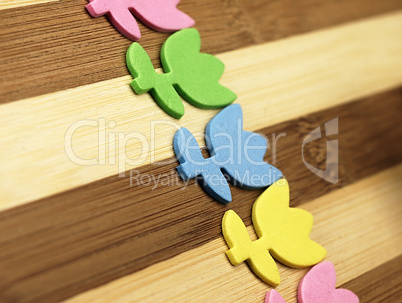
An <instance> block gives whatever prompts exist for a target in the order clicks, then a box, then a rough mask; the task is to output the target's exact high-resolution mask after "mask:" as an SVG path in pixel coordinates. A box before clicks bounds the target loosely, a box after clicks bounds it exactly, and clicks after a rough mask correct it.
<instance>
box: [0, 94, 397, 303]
mask: <svg viewBox="0 0 402 303" xmlns="http://www.w3.org/2000/svg"><path fill="white" fill-rule="evenodd" d="M401 98H402V95H401V91H400V89H398V90H394V91H390V92H386V93H382V94H379V95H375V96H372V97H369V98H366V99H363V100H359V101H355V102H351V103H347V104H343V105H341V106H337V107H334V108H330V109H327V110H324V111H320V112H315V113H313V114H310V115H308V116H303V117H298V118H297V119H295V120H291V121H287V122H284V123H280V124H279V125H274V126H272V127H268V128H264V129H261V130H259V132H260V133H261V134H264V135H265V136H267V137H268V138H271V137H272V134H284V133H286V136H284V137H281V139H280V141H279V142H278V144H277V157H276V163H275V166H277V167H278V168H279V169H280V170H281V171H282V172H283V173H284V174H285V176H286V179H287V180H288V182H289V184H291V195H292V199H291V205H292V206H298V205H302V204H304V203H308V202H310V201H312V200H314V199H317V198H318V197H321V196H323V195H325V194H328V193H330V192H333V191H335V190H337V189H339V188H342V187H345V186H347V185H350V184H353V183H355V182H358V181H360V180H362V179H364V178H367V177H369V176H372V175H374V174H376V173H377V172H379V171H383V170H385V169H387V168H390V167H393V166H395V165H397V164H398V163H402V154H401V153H400V150H402V141H401V140H400V138H401V137H402V128H401V127H400V112H401V111H402V102H401V100H402V99H401ZM334 117H339V134H338V135H334V136H330V137H328V138H322V139H320V140H316V141H314V142H311V143H309V144H308V146H307V147H306V149H305V156H306V160H307V162H308V163H310V164H311V165H312V166H313V167H317V168H319V169H325V168H326V163H325V149H326V143H327V140H335V139H336V140H338V141H339V167H338V170H339V182H338V183H336V184H330V183H328V182H326V181H325V180H323V179H321V178H319V177H317V176H316V175H314V174H313V173H312V172H311V171H310V170H309V169H308V168H307V167H306V165H305V163H304V162H303V159H302V156H301V154H300V147H301V145H302V141H303V139H304V138H305V137H306V136H307V135H308V134H309V133H310V132H311V130H313V129H315V128H316V127H317V126H319V125H324V123H325V122H327V121H329V120H332V119H333V118H334ZM378 151H381V152H378ZM265 159H266V160H267V161H269V162H271V160H272V154H271V152H268V153H267V155H266V157H265ZM271 163H272V162H271ZM175 166H177V163H176V161H175V160H173V161H172V163H171V164H169V165H157V166H155V165H146V166H142V167H141V168H139V170H138V173H139V177H142V176H145V180H147V176H154V177H155V178H159V177H161V178H159V181H161V182H158V183H154V182H146V183H141V182H139V183H137V182H136V180H135V179H134V180H133V184H132V186H131V185H130V177H129V176H127V177H126V178H119V177H118V176H117V175H115V176H111V177H108V178H105V179H102V180H100V181H97V182H93V183H90V184H88V185H86V186H82V187H79V188H73V189H71V190H68V191H66V192H63V193H60V194H58V195H54V196H50V197H47V198H45V199H41V200H38V201H34V202H32V203H28V204H25V205H22V206H21V207H16V208H12V209H9V210H6V211H3V212H0V247H1V248H2V249H1V250H0V268H1V269H2V271H1V273H2V277H3V279H0V289H3V291H1V292H0V301H2V298H5V299H4V300H5V301H8V300H10V298H19V300H20V301H24V302H37V301H40V302H47V301H60V300H62V299H65V298H69V297H71V296H73V295H76V294H78V293H80V292H83V291H86V290H89V289H92V288H95V287H98V286H100V285H103V284H105V283H107V282H110V281H113V280H115V279H118V278H121V277H123V276H126V275H129V274H132V273H134V272H138V271H140V270H142V269H144V268H146V267H148V266H151V265H153V264H156V263H158V262H162V261H164V260H167V259H170V258H172V257H174V256H177V255H179V254H181V253H184V252H186V251H189V250H191V249H194V248H196V247H200V246H202V245H204V244H205V243H208V242H210V241H212V240H214V239H216V238H219V237H220V236H221V229H220V222H221V218H222V216H223V214H224V212H225V210H227V209H233V210H235V211H236V212H237V213H238V214H239V215H240V216H241V217H242V218H243V219H244V220H245V222H246V224H250V222H251V219H250V214H251V208H252V204H253V203H254V201H255V199H256V198H257V197H258V195H259V194H260V193H261V192H262V190H244V189H239V188H236V187H231V191H232V196H233V201H232V202H231V203H230V204H228V205H222V204H220V203H218V202H216V201H214V200H213V199H212V198H211V197H210V196H208V194H206V193H205V192H204V191H203V190H202V189H201V188H200V187H199V186H196V184H195V182H194V181H191V182H190V184H189V185H188V186H187V187H186V188H183V183H182V182H180V181H179V179H180V177H179V176H178V175H177V173H176V171H175ZM332 168H335V167H333V166H332ZM44 218H46V219H44ZM66 247H68V248H69V249H66ZM47 255H51V256H52V257H51V258H43V256H47ZM43 285H46V287H43Z"/></svg>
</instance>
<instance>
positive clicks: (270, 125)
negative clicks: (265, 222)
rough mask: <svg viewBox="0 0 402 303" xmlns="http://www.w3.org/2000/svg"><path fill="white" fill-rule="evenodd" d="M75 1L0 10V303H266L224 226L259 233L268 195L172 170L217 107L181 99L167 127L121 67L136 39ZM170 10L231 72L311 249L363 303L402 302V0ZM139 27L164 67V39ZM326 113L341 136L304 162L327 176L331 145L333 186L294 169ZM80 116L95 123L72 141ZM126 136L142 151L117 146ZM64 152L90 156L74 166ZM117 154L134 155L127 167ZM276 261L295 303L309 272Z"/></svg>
mask: <svg viewBox="0 0 402 303" xmlns="http://www.w3.org/2000/svg"><path fill="white" fill-rule="evenodd" d="M87 3H88V2H87V1H86V0H61V1H52V0H48V1H47V0H45V1H42V0H41V1H28V0H26V1H0V119H1V121H2V123H1V124H0V125H1V131H2V135H1V136H0V147H1V149H0V156H1V159H2V164H1V171H2V173H1V175H0V176H1V182H0V302H60V301H63V300H66V302H155V301H160V302H263V301H264V296H265V294H266V292H267V291H268V290H269V289H270V287H269V286H268V285H266V284H264V283H263V282H262V281H260V280H259V279H258V278H257V277H256V276H255V275H254V274H253V273H252V272H251V271H250V269H249V268H248V267H247V265H245V264H241V265H239V266H232V265H231V264H230V262H229V260H228V259H227V258H226V256H225V253H224V252H225V250H226V249H227V247H226V244H225V242H224V241H223V238H222V234H221V227H220V224H221V219H222V216H223V214H224V212H225V211H226V210H228V209H233V210H235V211H236V212H237V213H238V214H239V215H240V217H241V218H242V219H243V220H244V222H245V224H246V225H247V226H248V229H249V232H250V234H251V236H252V237H255V235H253V228H252V225H251V219H250V216H251V208H252V205H253V202H254V201H255V199H256V198H257V197H258V195H259V194H260V193H261V192H262V190H257V191H248V190H244V189H239V188H234V187H233V186H231V191H232V196H233V201H232V202H231V203H230V204H228V205H226V206H224V205H221V204H219V203H217V202H216V201H214V200H213V199H212V198H210V197H209V196H208V195H207V194H206V193H205V192H204V191H203V190H202V189H201V188H200V186H199V184H198V183H197V182H195V181H194V180H193V181H191V182H190V183H189V184H188V185H187V186H185V184H184V183H183V182H182V181H181V180H180V178H179V177H178V175H177V173H176V171H175V167H176V166H177V162H176V160H175V158H174V153H173V149H172V138H173V135H174V133H175V131H176V129H177V128H179V127H186V128H188V129H189V130H190V131H191V132H192V133H202V132H203V131H204V129H205V126H206V124H207V122H208V121H209V120H210V119H211V118H212V117H213V116H214V115H215V114H216V113H217V112H218V111H217V110H201V109H197V108H195V107H193V106H191V105H189V104H188V103H186V102H184V105H185V111H186V113H185V115H184V117H183V118H182V119H181V120H175V119H173V118H171V117H169V116H168V115H166V114H165V113H164V112H163V111H162V110H161V109H160V108H159V107H158V106H157V105H156V103H155V102H154V101H153V100H152V98H150V96H149V95H147V94H144V95H136V94H135V93H134V92H133V91H132V89H131V88H130V86H129V83H130V81H131V80H132V77H131V76H130V75H129V73H128V71H127V68H126V67H125V62H124V54H125V51H126V49H127V47H128V46H129V45H130V44H131V42H130V41H129V40H127V39H125V38H124V37H122V36H121V35H120V34H119V33H118V32H117V31H116V30H115V29H114V28H113V27H112V26H111V25H110V23H109V22H108V21H107V19H106V18H105V17H100V18H91V17H90V16H89V15H88V13H87V12H86V11H85V8H84V6H85V4H87ZM179 8H180V9H182V10H183V11H185V12H186V13H188V14H189V15H191V16H192V17H193V18H194V19H195V20H196V26H195V27H196V28H197V29H198V30H199V31H200V34H201V38H202V51H203V52H208V53H212V54H214V55H216V56H217V57H218V58H219V59H221V60H222V61H223V62H224V63H225V66H226V68H225V73H224V75H223V77H222V79H221V81H220V82H221V83H222V84H224V85H225V86H227V87H229V88H230V89H232V90H233V91H234V92H235V93H236V94H237V95H238V99H237V100H236V103H239V104H241V106H242V108H243V112H244V128H245V129H246V130H248V131H256V132H259V133H261V134H263V135H265V136H266V137H267V139H268V140H269V142H270V145H269V148H268V151H267V154H266V156H265V160H266V161H268V162H269V163H271V164H273V165H275V166H276V167H278V168H279V169H280V170H281V171H282V172H283V173H284V176H285V177H286V179H287V180H288V182H289V186H290V191H291V193H290V194H291V200H290V204H291V206H292V207H300V208H303V209H306V210H308V211H310V212H311V213H312V214H313V215H314V220H315V223H314V226H313V231H312V234H311V237H312V239H314V240H316V241H317V242H319V243H320V244H322V245H323V246H324V247H325V248H326V249H327V251H328V255H327V257H326V258H325V260H328V261H332V262H333V263H334V265H335V268H336V271H337V286H338V287H345V288H348V289H350V290H352V291H354V292H356V294H358V295H359V297H360V302H399V301H401V300H402V286H401V285H402V279H401V277H402V246H401V244H400V243H401V240H402V225H401V223H400V222H401V219H402V204H401V199H402V191H401V188H400V184H401V181H402V166H401V161H402V126H401V123H400V117H401V116H402V39H400V38H399V37H400V33H401V32H402V10H401V9H402V2H401V1H399V0H384V1H374V0H368V1H367V0H364V1H363V0H349V1H335V0H325V1H319V2H317V1H314V0H305V1H296V0H284V1H273V0H258V1H246V0H229V1H226V0H218V1H217V0H205V1H202V2H200V1H195V0H182V1H181V3H180V4H179ZM140 27H141V31H142V34H143V35H142V38H141V40H140V41H139V42H140V44H141V45H142V46H143V47H144V48H145V50H146V51H147V52H148V53H149V55H150V57H151V59H152V62H153V64H154V66H155V67H156V68H158V69H159V71H160V62H159V59H158V57H159V49H160V46H161V44H162V43H163V41H164V40H165V39H166V38H167V37H168V36H169V34H166V33H157V32H154V31H152V30H150V29H148V28H146V27H145V26H143V25H140ZM336 118H337V119H338V123H339V129H338V134H336V135H333V136H330V137H328V138H325V137H323V138H321V139H319V140H316V141H314V142H311V143H309V144H308V145H306V146H305V147H304V154H303V156H304V157H305V158H304V160H305V161H307V162H308V163H309V164H311V165H313V166H314V167H317V168H319V169H321V170H324V169H326V168H327V167H326V153H327V140H338V142H339V163H338V166H337V167H335V168H334V167H332V166H331V169H332V170H333V169H337V170H338V172H339V180H338V182H337V183H335V184H331V183H329V182H327V181H325V180H323V179H321V178H319V177H318V176H316V175H315V174H313V173H312V172H311V171H310V170H309V169H308V168H307V167H306V164H305V162H304V160H303V158H302V145H303V140H304V138H306V136H307V135H308V134H309V133H310V132H311V131H313V130H314V129H316V128H317V127H323V126H324V125H325V123H326V122H328V121H330V120H333V119H336ZM80 121H81V122H82V121H86V122H88V121H89V122H90V123H92V124H91V125H92V126H88V125H87V126H83V127H78V128H76V129H74V126H76V125H79V124H77V123H81V122H80ZM110 122H112V124H115V126H113V127H110V125H111V124H109V123H110ZM166 125H167V126H166ZM131 132H137V133H139V134H142V137H141V138H142V139H143V140H144V141H143V142H142V143H140V142H139V141H138V140H128V141H127V140H126V139H124V138H125V136H127V134H130V133H131ZM119 133H120V134H122V135H123V137H122V138H120V139H119ZM70 135H71V138H72V139H71V141H69V140H67V141H66V138H68V137H69V136H70ZM66 142H67V143H66ZM71 142H72V143H71ZM199 143H200V145H201V146H204V142H203V140H202V138H201V139H199ZM71 148H72V149H71ZM71 151H73V152H74V154H75V155H77V156H78V157H79V158H80V159H81V160H82V159H93V158H94V159H95V162H94V163H92V164H91V165H89V164H88V163H89V162H85V163H86V164H83V163H81V164H79V163H77V159H76V160H74V159H73V158H72V155H71ZM125 152H126V153H127V155H128V156H129V157H131V158H135V157H137V156H139V157H140V159H139V160H138V161H132V162H130V163H124V158H123V156H124V155H125ZM204 154H205V155H206V156H207V153H204ZM74 161H75V162H74ZM130 170H132V171H131V172H130ZM133 172H134V173H135V175H136V176H147V177H148V180H150V181H149V182H147V183H146V184H145V183H144V182H139V181H138V180H139V179H138V178H137V179H135V178H133V177H132V176H133V175H132V173H133ZM332 172H333V173H335V171H332ZM119 173H120V174H119ZM121 173H124V176H123V175H122V174H121ZM145 181H146V180H145ZM278 265H279V269H280V273H281V277H282V282H281V284H280V285H279V286H278V287H277V288H276V289H277V290H278V291H279V292H280V293H281V295H282V296H283V297H284V298H285V299H286V300H287V302H296V290H297V285H298V282H299V281H300V279H301V277H302V276H303V275H304V274H305V273H306V272H307V270H308V269H298V270H296V269H291V268H288V267H286V266H283V265H280V264H279V263H278Z"/></svg>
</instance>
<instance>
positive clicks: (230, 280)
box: [67, 165, 402, 302]
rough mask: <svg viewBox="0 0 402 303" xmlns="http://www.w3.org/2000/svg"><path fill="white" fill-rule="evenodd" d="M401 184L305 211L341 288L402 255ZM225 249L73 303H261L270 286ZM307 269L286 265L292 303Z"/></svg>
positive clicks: (387, 180)
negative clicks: (231, 260) (231, 259)
mask: <svg viewBox="0 0 402 303" xmlns="http://www.w3.org/2000/svg"><path fill="white" fill-rule="evenodd" d="M401 182H402V166H401V165H400V166H397V167H394V168H392V169H389V170H387V171H384V172H381V173H378V174H376V175H374V176H372V177H370V178H367V179H365V180H362V181H360V182H358V183H356V184H353V185H351V186H348V187H345V188H343V189H340V190H338V191H335V192H333V193H331V194H328V195H325V196H323V197H320V198H318V199H316V200H314V201H311V202H309V203H307V204H304V205H302V206H301V208H303V209H305V210H307V211H310V212H312V213H313V215H314V220H315V223H314V226H313V231H312V234H311V238H312V239H314V240H315V241H317V242H319V243H320V244H322V245H323V246H324V247H325V248H326V249H327V251H328V255H327V257H326V260H329V261H332V262H333V263H334V265H335V268H336V271H337V285H338V286H340V285H342V284H345V283H347V282H348V281H351V280H352V279H355V278H356V277H359V276H361V275H363V274H365V273H366V272H369V271H370V270H372V269H374V268H376V267H378V266H381V265H382V264H384V263H386V262H387V261H390V260H393V259H394V258H397V257H398V256H400V255H401V254H402V248H401V246H400V245H399V243H400V241H401V240H402V234H401V232H400V218H401V215H402V204H401V203H400V199H401V196H402V189H401V186H400V184H401ZM249 229H250V230H251V229H252V227H249ZM226 249H227V247H226V244H225V242H224V241H223V239H222V238H219V239H216V240H214V241H212V242H209V243H207V244H205V245H203V246H202V247H199V248H197V249H194V250H191V251H188V252H186V253H183V254H181V255H178V256H176V257H174V258H172V259H169V260H167V261H164V262H160V263H158V264H155V265H153V266H151V267H149V268H147V269H145V270H142V271H140V272H137V273H135V274H132V275H129V276H126V277H124V278H122V279H119V280H116V281H113V282H111V283H109V284H107V285H104V286H101V287H99V288H97V289H94V290H92V291H88V292H86V293H83V294H80V295H78V296H77V297H75V298H72V299H71V300H68V301H67V302H91V301H94V300H96V301H97V302H118V301H120V300H123V301H124V302H138V301H141V302H158V301H166V302H184V301H191V302H263V298H264V296H265V293H266V292H267V291H268V290H269V289H270V288H269V287H268V286H267V285H266V284H264V283H263V282H261V281H260V280H259V279H258V278H256V277H255V276H254V275H253V274H252V273H251V272H250V270H249V268H248V267H247V266H246V265H245V264H240V265H238V266H236V267H234V266H232V265H231V264H230V263H229V261H228V260H227V258H226V256H225V254H224V252H225V250H226ZM306 271H307V269H303V270H297V269H290V268H287V267H286V266H280V274H281V277H282V282H281V284H280V285H279V286H278V287H277V288H276V289H277V290H278V291H279V292H280V293H281V294H282V296H283V297H284V298H285V300H286V301H287V302H295V300H296V289H297V285H298V281H300V279H301V277H302V276H303V275H304V274H305V273H306Z"/></svg>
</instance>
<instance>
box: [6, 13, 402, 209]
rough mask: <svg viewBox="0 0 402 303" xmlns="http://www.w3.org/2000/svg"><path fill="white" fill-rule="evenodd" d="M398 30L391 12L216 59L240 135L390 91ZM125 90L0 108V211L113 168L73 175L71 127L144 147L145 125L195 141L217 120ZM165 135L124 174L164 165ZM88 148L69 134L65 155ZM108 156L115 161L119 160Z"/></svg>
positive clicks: (398, 18) (396, 69)
mask: <svg viewBox="0 0 402 303" xmlns="http://www.w3.org/2000/svg"><path fill="white" fill-rule="evenodd" d="M401 30H402V12H398V13H394V14H389V15H385V16H381V17H377V18H373V19H368V20H364V21H360V22H355V23H352V24H348V25H344V26H339V27H336V28H333V29H327V30H321V31H317V32H314V33H311V34H306V35H301V36H298V37H293V38H289V39H285V40H282V41H277V42H273V43H267V44H263V45H259V46H254V47H250V48H246V49H240V50H236V51H233V52H229V53H225V54H221V55H219V58H220V59H222V60H223V61H224V62H225V63H226V65H227V69H226V72H225V74H224V76H223V79H222V83H223V84H225V85H226V86H228V87H229V88H232V89H233V90H234V91H235V92H236V93H237V94H238V96H239V98H238V100H237V102H238V103H240V104H241V105H242V106H243V110H244V119H245V128H246V129H247V130H256V129H260V128H263V127H266V126H269V125H273V124H276V123H279V122H282V121H286V120H289V119H293V118H295V117H298V116H301V115H305V114H308V113H311V112H314V111H319V110H322V109H324V108H328V107H331V106H335V105H338V104H342V103H344V102H347V101H350V100H354V99H356V98H361V97H364V96H368V95H371V94H375V93H377V92H380V91H384V90H388V89H391V88H393V87H396V86H398V85H400V84H401V83H402V40H401V39H395V37H397V36H398V35H399V33H400V32H401ZM238 58H242V60H238ZM130 80H131V77H130V76H125V77H121V78H117V79H113V80H109V81H105V82H99V83H95V84H92V85H87V86H83V87H78V88H75V89H70V90H66V91H61V92H57V93H53V94H49V95H45V96H40V97H35V98H31V99H27V100H22V101H19V102H13V103H9V104H4V105H2V106H0V119H1V121H2V124H3V125H4V127H3V135H2V137H1V138H0V145H1V146H2V149H1V154H0V156H1V158H2V159H3V163H4V166H3V170H4V171H7V172H8V178H7V179H6V180H4V182H2V183H1V187H0V192H1V195H2V196H1V200H0V209H2V210H4V209H7V208H10V207H13V206H17V205H21V204H23V203H26V202H28V201H32V200H36V199H39V198H42V197H45V196H50V195H53V194H55V193H58V192H61V191H64V190H67V189H69V188H73V187H76V186H80V185H83V184H86V183H89V182H93V181H95V180H99V179H101V178H105V177H107V176H110V175H114V174H116V173H117V172H118V165H92V166H82V165H77V164H75V163H73V162H72V161H71V160H69V159H68V158H67V156H66V154H65V152H64V137H65V134H66V131H67V130H68V128H69V127H70V126H71V125H72V124H73V123H75V122H77V121H80V120H84V119H90V120H98V119H101V118H103V117H108V120H109V121H110V120H113V121H115V122H116V123H117V126H116V128H115V129H114V130H113V131H114V132H123V133H130V132H133V131H136V132H139V133H141V134H144V136H145V138H146V141H147V142H151V138H150V137H151V135H150V132H151V127H150V125H151V122H152V121H160V120H165V121H168V123H175V125H176V127H179V125H180V126H185V127H187V128H189V129H190V130H191V131H192V132H193V133H196V132H202V131H203V129H204V127H205V125H206V123H207V121H208V120H209V119H210V118H211V117H212V116H213V115H215V114H216V112H217V111H206V110H199V109H196V108H194V107H191V106H189V105H187V103H185V108H186V114H185V116H184V118H183V119H182V120H180V121H176V120H173V119H171V118H169V117H167V116H166V115H165V114H164V113H163V112H162V111H161V110H160V109H159V107H158V106H157V105H156V104H155V102H154V101H153V100H152V99H150V98H149V97H148V95H141V96H135V95H134V93H133V92H132V91H131V88H130V87H129V85H128V84H129V82H130ZM39 125H40V127H39ZM175 130H176V128H175V127H173V126H171V127H163V128H162V127H159V128H157V135H156V136H155V141H154V142H156V143H155V146H153V147H152V148H150V149H149V150H148V151H147V150H145V153H144V155H147V157H146V159H145V161H143V162H138V163H136V164H135V165H131V166H129V165H127V166H126V167H125V169H130V168H134V167H138V166H140V165H145V164H148V163H150V162H153V161H159V160H163V159H166V158H169V157H172V156H173V153H172V138H173V135H174V133H175ZM133 141H134V140H131V141H129V142H128V144H127V149H126V150H127V154H129V156H130V157H137V156H139V155H140V154H139V151H140V148H141V146H140V143H138V141H135V142H133ZM120 142H122V140H120ZM97 145H98V134H97V131H96V129H95V128H94V127H82V128H80V129H78V130H77V131H76V132H75V135H74V140H73V148H74V151H75V153H76V154H78V155H79V156H80V157H82V158H86V159H88V158H92V157H94V156H96V155H97V154H98V147H97ZM119 152H120V153H119ZM116 155H122V153H121V150H120V151H116ZM38 172H39V175H38ZM15 184H21V186H22V187H23V190H21V188H17V189H16V188H15V186H14V185H15Z"/></svg>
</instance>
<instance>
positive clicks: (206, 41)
mask: <svg viewBox="0 0 402 303" xmlns="http://www.w3.org/2000/svg"><path fill="white" fill-rule="evenodd" d="M35 2H37V3H38V4H37V5H30V6H26V7H22V8H15V9H9V10H0V25H1V26H0V28H1V29H2V31H1V39H0V79H1V80H2V81H0V103H4V102H11V101H15V100H20V99H25V98H29V97H34V96H38V95H42V94H45V93H51V92H55V91H59V90H65V89H68V88H73V87H77V86H81V85H86V84H90V83H95V82H99V81H104V80H108V79H112V78H115V77H120V76H124V75H126V74H127V68H126V66H125V62H124V53H125V52H126V50H127V48H128V46H129V45H130V44H131V41H129V40H127V39H125V38H124V37H123V36H121V35H120V34H119V33H118V32H117V31H116V30H115V29H114V28H113V27H112V26H111V25H110V23H109V22H108V21H107V20H106V18H105V17H101V18H91V17H90V16H89V14H88V13H87V12H86V11H85V8H84V6H85V5H86V4H87V3H88V1H87V0H63V1H57V2H50V3H41V2H40V1H35ZM16 3H24V2H22V1H16ZM0 5H1V4H0ZM179 8H180V9H181V10H183V11H184V12H186V13H188V14H189V15H191V16H192V17H193V18H194V19H195V20H196V28H197V29H198V30H199V31H200V33H201V36H202V50H203V51H204V52H208V53H214V54H217V53H222V52H226V51H230V50H234V49H238V48H241V47H246V46H250V45H253V44H255V43H262V42H268V41H273V40H277V39H280V38H284V37H289V36H292V35H295V34H300V33H305V32H308V31H313V30H316V29H321V28H324V27H328V26H333V25H337V24H340V23H342V22H348V21H355V20H357V19H360V18H365V17H369V16H374V15H379V14H382V13H387V12H391V11H395V10H398V9H402V2H401V1H400V0H382V1H376V0H348V1H338V0H326V1H318V2H317V1H316V0H305V1H295V0H281V1H275V0H262V1H255V0H254V1H249V0H203V1H197V0H182V1H181V2H180V4H179ZM0 9H1V6H0ZM140 27H141V32H142V34H143V37H142V39H141V40H140V43H141V45H142V46H143V47H144V48H145V49H146V50H147V51H148V52H149V53H150V56H151V58H152V60H153V62H154V64H156V65H157V66H159V64H160V63H159V58H158V56H159V49H160V46H161V44H162V43H163V42H164V41H165V40H166V38H167V37H168V34H163V33H157V32H154V31H152V30H150V29H148V28H146V27H144V26H142V25H140Z"/></svg>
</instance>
